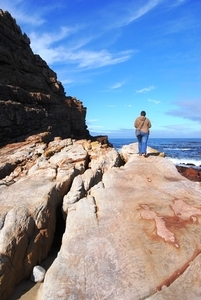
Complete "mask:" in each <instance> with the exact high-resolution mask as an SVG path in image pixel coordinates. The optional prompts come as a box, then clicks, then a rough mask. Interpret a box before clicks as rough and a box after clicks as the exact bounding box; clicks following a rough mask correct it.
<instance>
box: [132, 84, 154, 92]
mask: <svg viewBox="0 0 201 300" xmlns="http://www.w3.org/2000/svg"><path fill="white" fill-rule="evenodd" d="M155 89H156V86H154V85H150V86H148V87H145V88H143V89H141V90H136V93H138V94H140V93H143V94H145V93H148V92H151V91H152V90H155Z"/></svg>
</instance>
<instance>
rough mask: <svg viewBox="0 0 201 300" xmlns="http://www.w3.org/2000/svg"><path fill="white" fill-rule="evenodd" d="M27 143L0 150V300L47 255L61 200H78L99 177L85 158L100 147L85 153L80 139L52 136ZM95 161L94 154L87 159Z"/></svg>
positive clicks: (4, 299)
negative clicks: (89, 166) (45, 141)
mask: <svg viewBox="0 0 201 300" xmlns="http://www.w3.org/2000/svg"><path fill="white" fill-rule="evenodd" d="M28 140H29V141H30V142H29V141H28ZM28 140H27V141H25V142H22V143H15V144H10V145H7V146H6V147H3V148H1V152H0V170H2V173H1V181H0V298H1V300H7V299H8V296H9V295H11V293H12V291H13V289H14V287H15V285H16V284H18V283H20V282H21V281H22V280H23V279H24V278H27V277H29V276H30V273H31V270H32V268H33V266H35V265H36V264H37V263H40V262H41V261H42V260H44V259H45V258H46V257H47V254H48V251H49V249H50V246H51V243H52V241H53V237H54V232H55V227H56V210H57V207H58V206H61V205H62V203H63V197H64V196H65V195H66V194H67V195H68V197H69V196H70V195H71V197H69V198H70V200H69V203H72V202H74V201H79V200H80V198H82V197H83V196H84V195H85V194H87V192H88V190H89V189H90V188H91V187H92V186H93V185H95V184H96V183H97V182H99V181H100V180H101V178H102V170H100V168H98V169H94V170H92V169H91V168H88V162H89V161H90V160H91V158H90V155H92V153H93V151H97V149H98V148H99V149H101V145H99V147H97V148H96V150H93V151H92V152H90V153H89V152H88V151H86V149H85V148H84V146H83V144H85V143H88V145H89V144H90V143H89V142H87V141H84V140H82V141H81V140H80V141H75V140H72V139H66V140H62V139H60V138H59V137H58V138H55V140H54V141H52V142H51V143H49V144H45V143H43V142H42V143H39V141H38V137H35V138H34V137H32V138H29V139H28ZM89 148H90V149H91V147H89ZM101 151H102V150H101ZM107 151H110V149H109V148H108V150H106V149H104V155H105V156H107ZM101 155H103V153H102V152H101ZM116 156H118V153H117V152H116ZM96 158H97V159H98V152H97V153H96V156H94V157H93V161H95V160H96ZM114 162H115V160H114V161H112V162H109V161H108V165H109V166H110V167H111V166H112V165H114ZM6 165H7V167H6ZM97 165H98V166H99V164H97ZM86 168H88V169H87V170H86ZM76 195H77V196H76ZM75 196H76V197H75ZM73 197H75V199H74V198H73ZM67 211H68V208H67V210H66V212H64V217H66V213H67Z"/></svg>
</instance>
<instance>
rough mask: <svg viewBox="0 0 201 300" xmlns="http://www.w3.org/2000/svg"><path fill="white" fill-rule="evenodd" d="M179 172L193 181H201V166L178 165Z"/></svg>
mask: <svg viewBox="0 0 201 300" xmlns="http://www.w3.org/2000/svg"><path fill="white" fill-rule="evenodd" d="M176 167H177V170H178V172H179V173H180V174H181V175H183V176H184V177H186V178H188V179H189V180H191V181H197V182H201V167H200V168H194V167H188V166H176Z"/></svg>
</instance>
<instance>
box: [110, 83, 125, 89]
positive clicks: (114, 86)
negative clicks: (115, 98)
mask: <svg viewBox="0 0 201 300" xmlns="http://www.w3.org/2000/svg"><path fill="white" fill-rule="evenodd" d="M120 87H122V83H120V82H119V83H115V84H114V85H113V86H111V88H110V89H111V90H115V89H119V88H120Z"/></svg>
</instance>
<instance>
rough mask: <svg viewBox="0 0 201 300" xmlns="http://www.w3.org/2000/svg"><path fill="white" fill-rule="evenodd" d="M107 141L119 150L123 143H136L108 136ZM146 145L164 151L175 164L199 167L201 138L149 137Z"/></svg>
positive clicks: (132, 140) (200, 163) (200, 161)
mask: <svg viewBox="0 0 201 300" xmlns="http://www.w3.org/2000/svg"><path fill="white" fill-rule="evenodd" d="M109 141H110V143H111V144H113V146H114V147H115V148H116V149H117V150H118V151H119V150H120V149H121V147H122V146H123V145H129V144H131V143H136V142H137V139H136V138H135V137H134V138H133V139H132V138H109ZM148 146H149V147H151V148H153V149H156V150H158V151H160V152H164V153H165V155H166V157H167V158H168V159H170V160H171V161H172V162H173V163H174V164H175V165H185V166H186V165H194V166H195V167H199V168H201V138H197V139H193V138H149V140H148Z"/></svg>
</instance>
